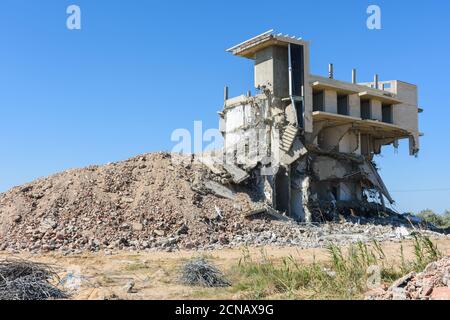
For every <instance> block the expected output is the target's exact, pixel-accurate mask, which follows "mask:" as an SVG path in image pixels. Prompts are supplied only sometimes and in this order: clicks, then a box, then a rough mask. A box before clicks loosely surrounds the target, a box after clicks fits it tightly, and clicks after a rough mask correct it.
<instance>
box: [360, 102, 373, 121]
mask: <svg viewBox="0 0 450 320" xmlns="http://www.w3.org/2000/svg"><path fill="white" fill-rule="evenodd" d="M361 118H362V119H371V118H372V110H371V104H370V100H361Z"/></svg>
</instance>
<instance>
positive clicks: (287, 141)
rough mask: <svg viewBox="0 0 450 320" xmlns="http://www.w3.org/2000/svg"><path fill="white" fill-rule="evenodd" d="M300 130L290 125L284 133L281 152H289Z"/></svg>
mask: <svg viewBox="0 0 450 320" xmlns="http://www.w3.org/2000/svg"><path fill="white" fill-rule="evenodd" d="M297 133H298V128H297V127H294V126H293V125H290V124H288V125H287V126H286V127H285V128H284V131H283V135H282V137H281V147H280V148H281V150H283V151H284V152H289V150H290V149H291V147H292V144H293V143H294V140H295V137H296V136H297Z"/></svg>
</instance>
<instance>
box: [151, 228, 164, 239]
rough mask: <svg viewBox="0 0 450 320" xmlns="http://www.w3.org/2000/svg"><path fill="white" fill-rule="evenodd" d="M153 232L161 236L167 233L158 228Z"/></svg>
mask: <svg viewBox="0 0 450 320" xmlns="http://www.w3.org/2000/svg"><path fill="white" fill-rule="evenodd" d="M153 233H154V234H156V235H157V236H160V237H164V235H165V234H166V233H165V232H164V231H163V230H158V229H155V230H153Z"/></svg>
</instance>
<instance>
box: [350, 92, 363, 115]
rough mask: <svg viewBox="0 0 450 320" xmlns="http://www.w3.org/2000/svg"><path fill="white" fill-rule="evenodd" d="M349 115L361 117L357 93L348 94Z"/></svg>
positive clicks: (359, 100)
mask: <svg viewBox="0 0 450 320" xmlns="http://www.w3.org/2000/svg"><path fill="white" fill-rule="evenodd" d="M348 107H349V115H350V116H351V117H355V118H361V99H360V98H359V95H357V94H351V95H349V96H348Z"/></svg>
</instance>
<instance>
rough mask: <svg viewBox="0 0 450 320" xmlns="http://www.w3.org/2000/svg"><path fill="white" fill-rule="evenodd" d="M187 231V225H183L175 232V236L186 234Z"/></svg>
mask: <svg viewBox="0 0 450 320" xmlns="http://www.w3.org/2000/svg"><path fill="white" fill-rule="evenodd" d="M188 231H189V228H188V226H187V225H185V224H183V225H182V226H181V227H180V228H179V229H178V230H177V232H176V234H177V235H182V234H187V233H188Z"/></svg>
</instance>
